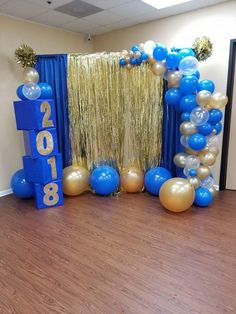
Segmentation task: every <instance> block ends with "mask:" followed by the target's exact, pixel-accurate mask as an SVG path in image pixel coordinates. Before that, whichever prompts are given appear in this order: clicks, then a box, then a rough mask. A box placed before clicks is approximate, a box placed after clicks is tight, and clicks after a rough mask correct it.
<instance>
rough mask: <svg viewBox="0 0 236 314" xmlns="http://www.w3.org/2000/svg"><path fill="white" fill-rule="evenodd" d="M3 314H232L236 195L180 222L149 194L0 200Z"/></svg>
mask: <svg viewBox="0 0 236 314" xmlns="http://www.w3.org/2000/svg"><path fill="white" fill-rule="evenodd" d="M0 313H4V314H5V313H17V314H21V313H22V314H34V313H40V314H42V313H43V314H44V313H46V314H48V313H49V314H50V313H66V314H67V313H71V314H78V313H79V314H80V313H83V314H84V313H85V314H86V313H102V314H113V313H115V314H120V313H132V314H141V313H142V314H149V313H157V314H159V313H161V314H200V313H201V314H224V313H234V314H235V313H236V192H233V191H225V192H220V193H219V195H218V196H217V198H216V200H215V202H214V205H212V206H211V207H209V208H205V209H201V208H196V207H193V208H191V209H190V210H189V211H187V212H185V213H182V214H171V213H169V212H167V211H165V210H164V209H163V208H162V207H161V205H160V203H159V200H158V198H156V197H152V196H150V195H148V194H129V195H128V194H121V195H119V196H116V197H109V198H106V197H99V196H95V195H92V194H85V195H82V196H80V197H75V198H66V200H65V205H64V207H57V208H51V209H46V210H41V211H37V210H35V209H34V204H33V201H32V200H27V201H22V200H18V199H16V198H15V197H14V196H13V195H11V196H7V197H3V198H1V199H0Z"/></svg>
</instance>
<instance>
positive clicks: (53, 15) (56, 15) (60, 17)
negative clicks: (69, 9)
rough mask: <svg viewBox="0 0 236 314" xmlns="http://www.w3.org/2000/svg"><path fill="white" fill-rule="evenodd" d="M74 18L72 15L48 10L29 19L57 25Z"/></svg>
mask: <svg viewBox="0 0 236 314" xmlns="http://www.w3.org/2000/svg"><path fill="white" fill-rule="evenodd" d="M75 19H76V18H75V17H73V16H70V15H67V14H63V13H60V12H56V11H53V10H50V11H48V12H46V13H44V14H41V15H39V16H36V17H34V18H32V19H31V20H32V21H35V22H38V23H42V24H46V25H52V26H59V25H62V24H66V23H69V22H72V21H73V20H75Z"/></svg>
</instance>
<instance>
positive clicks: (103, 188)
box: [90, 166, 120, 195]
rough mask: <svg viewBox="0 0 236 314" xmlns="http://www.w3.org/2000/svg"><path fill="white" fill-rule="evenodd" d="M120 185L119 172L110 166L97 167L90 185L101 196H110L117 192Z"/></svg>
mask: <svg viewBox="0 0 236 314" xmlns="http://www.w3.org/2000/svg"><path fill="white" fill-rule="evenodd" d="M119 183H120V177H119V174H118V172H117V171H116V170H115V169H114V168H112V167H110V166H100V167H97V168H95V169H94V170H93V172H92V174H91V176H90V184H91V186H92V188H93V189H94V191H95V192H96V193H97V194H99V195H109V194H111V193H113V192H115V191H116V189H117V188H118V186H119Z"/></svg>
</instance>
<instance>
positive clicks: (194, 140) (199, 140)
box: [188, 133, 207, 150]
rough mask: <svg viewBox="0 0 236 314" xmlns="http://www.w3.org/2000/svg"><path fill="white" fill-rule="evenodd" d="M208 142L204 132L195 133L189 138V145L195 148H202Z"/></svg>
mask: <svg viewBox="0 0 236 314" xmlns="http://www.w3.org/2000/svg"><path fill="white" fill-rule="evenodd" d="M206 144H207V141H206V137H205V136H204V135H202V134H199V133H195V134H192V135H190V136H189V138H188V145H189V147H190V148H191V149H193V150H202V149H203V148H204V147H205V146H206Z"/></svg>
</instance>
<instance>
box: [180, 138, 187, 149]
mask: <svg viewBox="0 0 236 314" xmlns="http://www.w3.org/2000/svg"><path fill="white" fill-rule="evenodd" d="M188 138H189V137H188V136H184V135H182V136H181V137H180V143H181V144H182V145H183V146H184V147H189V146H188Z"/></svg>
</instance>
